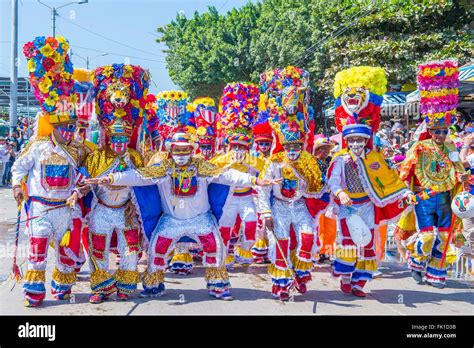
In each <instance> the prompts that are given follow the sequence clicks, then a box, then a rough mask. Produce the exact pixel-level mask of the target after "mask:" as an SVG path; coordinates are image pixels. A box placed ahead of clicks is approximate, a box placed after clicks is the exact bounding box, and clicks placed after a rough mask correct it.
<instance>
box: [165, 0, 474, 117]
mask: <svg viewBox="0 0 474 348" xmlns="http://www.w3.org/2000/svg"><path fill="white" fill-rule="evenodd" d="M472 20H473V15H472V13H471V11H470V3H469V1H465V0H464V1H459V0H420V1H412V0H373V1H368V0H263V2H262V3H257V4H252V3H248V4H247V5H245V6H243V7H242V8H240V9H234V10H232V11H230V12H228V13H227V14H222V15H220V14H218V12H217V10H216V9H215V8H214V7H210V8H209V11H208V12H207V13H203V14H201V15H200V14H198V13H195V15H194V17H193V18H192V19H189V20H188V19H186V18H184V17H182V16H178V17H177V18H176V20H175V21H173V22H171V23H170V24H168V25H167V26H165V27H162V28H159V29H158V31H159V32H160V33H161V34H162V37H161V38H160V40H159V41H160V42H164V43H166V45H167V46H168V48H169V50H168V56H167V63H168V69H169V72H170V76H171V79H172V80H173V81H174V82H175V83H176V84H177V85H178V86H180V87H181V88H183V89H185V90H186V91H187V92H188V93H190V94H191V95H192V96H197V95H209V96H212V97H214V98H218V97H219V96H220V94H221V92H222V89H223V87H224V85H225V84H226V83H228V82H232V81H243V82H244V81H252V82H255V83H258V80H259V75H260V73H261V72H263V71H265V70H267V69H270V68H276V67H282V66H285V65H296V66H298V67H300V68H303V69H306V70H308V71H309V72H310V74H311V79H312V84H313V89H312V90H313V93H312V103H313V106H314V108H315V110H316V113H320V112H321V109H322V105H323V102H324V101H327V100H328V99H330V98H331V96H332V86H333V81H334V76H335V74H336V72H337V71H339V70H342V69H344V68H346V67H349V66H353V65H373V66H381V67H383V68H384V69H385V71H386V73H387V78H388V82H389V85H401V84H404V83H407V82H411V83H413V82H416V70H417V64H419V63H421V62H424V61H427V60H430V59H442V58H455V59H457V60H458V61H459V64H460V65H462V64H465V63H466V62H468V61H469V60H471V59H472V57H473V48H474V45H473V43H472V41H471V40H470V32H469V25H470V23H471V22H472Z"/></svg>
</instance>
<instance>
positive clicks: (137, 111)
mask: <svg viewBox="0 0 474 348" xmlns="http://www.w3.org/2000/svg"><path fill="white" fill-rule="evenodd" d="M139 115H140V109H139V108H132V116H133V118H136V117H138V116H139Z"/></svg>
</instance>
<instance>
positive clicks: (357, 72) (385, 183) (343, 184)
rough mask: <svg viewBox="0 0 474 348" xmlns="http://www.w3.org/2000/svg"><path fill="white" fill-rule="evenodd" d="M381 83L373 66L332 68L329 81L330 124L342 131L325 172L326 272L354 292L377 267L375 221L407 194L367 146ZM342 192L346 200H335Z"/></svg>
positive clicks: (392, 215) (391, 213) (389, 216)
mask: <svg viewBox="0 0 474 348" xmlns="http://www.w3.org/2000/svg"><path fill="white" fill-rule="evenodd" d="M385 86H386V79H385V72H384V71H383V70H382V69H381V68H374V67H353V68H350V69H347V70H343V71H341V72H339V73H337V74H336V78H335V85H334V96H335V97H336V102H335V103H336V127H337V129H338V131H339V132H341V133H342V138H343V149H342V150H341V151H340V152H338V153H336V154H335V155H334V158H333V160H332V162H331V164H330V167H329V169H328V174H327V176H328V186H329V189H330V191H331V193H332V198H331V204H330V207H329V208H328V212H327V215H330V216H331V217H333V218H336V219H337V236H336V250H335V261H334V263H333V267H332V268H333V271H332V272H333V275H334V276H336V277H339V276H340V277H341V290H342V291H343V292H344V293H348V294H350V293H352V294H353V295H355V296H358V297H364V296H366V294H365V292H363V290H362V289H363V287H364V286H365V284H366V282H367V281H369V280H371V279H372V277H373V274H374V273H375V271H376V270H377V257H376V253H375V242H374V230H375V228H376V226H378V224H379V223H380V222H381V221H387V220H393V219H397V218H398V216H399V215H400V214H401V213H402V212H403V210H404V209H405V205H403V202H402V200H403V199H404V198H405V197H406V196H408V195H409V194H410V191H409V190H408V188H407V187H406V186H405V184H404V183H403V182H402V181H401V180H400V179H399V178H398V175H397V173H396V172H395V170H393V169H390V168H389V167H388V165H387V163H386V162H385V160H384V158H383V156H382V155H381V154H380V153H379V152H377V151H374V150H372V144H371V139H372V136H373V134H375V132H376V131H377V129H378V127H379V124H380V104H381V102H382V95H383V94H384V93H385V89H386V87H385ZM353 139H356V140H353ZM353 141H356V143H355V144H354V145H352V143H351V142H353ZM348 143H349V145H348ZM358 144H360V145H358ZM356 145H357V146H358V147H356ZM350 146H354V147H353V148H352V147H350ZM343 193H344V194H345V195H347V196H348V198H349V199H350V203H349V204H346V205H344V204H342V203H341V200H340V198H339V197H340V196H341V195H342V194H343ZM362 231H365V232H362Z"/></svg>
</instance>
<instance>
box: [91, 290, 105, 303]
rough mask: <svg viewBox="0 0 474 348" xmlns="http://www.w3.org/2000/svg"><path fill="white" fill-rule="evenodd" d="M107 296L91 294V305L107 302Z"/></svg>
mask: <svg viewBox="0 0 474 348" xmlns="http://www.w3.org/2000/svg"><path fill="white" fill-rule="evenodd" d="M105 298H106V296H105V295H104V294H100V293H99V294H91V295H90V296H89V303H93V304H99V303H102V302H104V301H105Z"/></svg>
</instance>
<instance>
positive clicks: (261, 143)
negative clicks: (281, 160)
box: [258, 142, 270, 146]
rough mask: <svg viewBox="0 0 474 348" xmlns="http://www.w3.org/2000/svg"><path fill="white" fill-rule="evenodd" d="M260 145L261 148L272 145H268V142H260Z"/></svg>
mask: <svg viewBox="0 0 474 348" xmlns="http://www.w3.org/2000/svg"><path fill="white" fill-rule="evenodd" d="M258 145H260V146H270V143H267V142H259V143H258Z"/></svg>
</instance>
